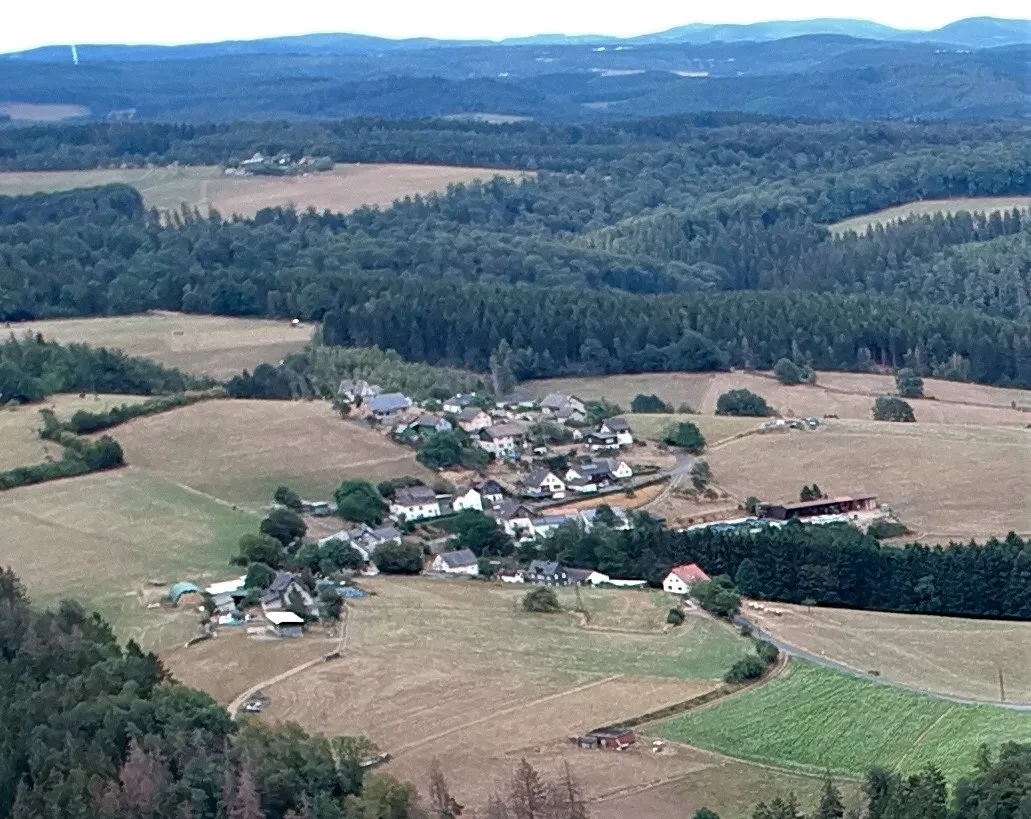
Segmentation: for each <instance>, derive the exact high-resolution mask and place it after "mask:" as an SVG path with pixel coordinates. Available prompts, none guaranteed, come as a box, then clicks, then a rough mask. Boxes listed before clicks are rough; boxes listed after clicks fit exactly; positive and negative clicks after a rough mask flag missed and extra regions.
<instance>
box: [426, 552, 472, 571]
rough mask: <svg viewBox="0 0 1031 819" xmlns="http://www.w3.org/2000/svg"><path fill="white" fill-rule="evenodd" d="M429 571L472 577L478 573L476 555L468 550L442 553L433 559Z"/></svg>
mask: <svg viewBox="0 0 1031 819" xmlns="http://www.w3.org/2000/svg"><path fill="white" fill-rule="evenodd" d="M430 571H433V572H438V573H439V574H461V575H467V576H469V577H473V576H475V575H477V574H478V573H479V567H478V566H477V565H476V555H474V554H473V553H472V552H471V551H469V549H459V550H458V551H455V552H442V553H441V554H439V555H437V556H436V557H435V558H433V562H432V563H431V564H430Z"/></svg>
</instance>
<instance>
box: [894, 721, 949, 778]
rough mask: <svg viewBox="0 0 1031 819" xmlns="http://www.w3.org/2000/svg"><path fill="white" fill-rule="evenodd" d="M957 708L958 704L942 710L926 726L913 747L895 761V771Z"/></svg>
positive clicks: (897, 770)
mask: <svg viewBox="0 0 1031 819" xmlns="http://www.w3.org/2000/svg"><path fill="white" fill-rule="evenodd" d="M955 710H956V706H952V707H951V708H947V709H946V710H944V711H942V712H941V714H939V715H938V718H937V719H935V720H934V721H933V722H932V723H931V724H930V725H928V726H927V727H926V728H924V730H923V731H921V732H920V736H918V737H917V738H916V740H915V741H914V742H913V745H912V747H910V749H909V750H908V751H906V752H905V753H904V754H903V755H902V756H900V757H899V761H898V762H896V763H895V768H894V769H893V770H894V771H895V773H898V772H900V771H901V770H902V765H903V763H905V761H906V760H907V759H909V757H910V755H911V754H912V753H913V751H915V750H916V749H917V748H919V747H920V744H921V743H922V742H923V741H924V739H925V738H926V737H927V735H928V734H929V733H931V731H933V730H934V729H935V728H936V727H937V726H938V725H940V724H941V723H942V722H943V721H944V719H945V718H946V717H947V716H949V715H951V714H952V712H953V711H955Z"/></svg>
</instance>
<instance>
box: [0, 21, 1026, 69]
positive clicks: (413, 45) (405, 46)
mask: <svg viewBox="0 0 1031 819" xmlns="http://www.w3.org/2000/svg"><path fill="white" fill-rule="evenodd" d="M810 35H842V36H846V37H852V38H855V39H860V40H877V41H884V42H908V43H934V44H940V45H946V46H959V47H965V48H974V49H980V48H991V47H995V46H1006V45H1024V44H1029V43H1031V20H1019V19H1012V20H1009V19H1002V18H996V17H970V18H966V19H963V20H957V21H956V22H954V23H949V24H948V25H946V26H943V27H941V28H939V29H935V30H933V31H915V30H904V29H896V28H892V27H891V26H886V25H882V24H880V23H874V22H871V21H869V20H852V19H835V18H817V19H812V20H797V21H770V22H763V23H749V24H707V23H691V24H688V25H684V26H677V27H675V28H671V29H668V30H667V31H662V32H656V33H653V34H644V35H641V36H638V37H627V38H620V37H610V36H605V35H574V36H570V35H565V34H538V35H534V36H530V37H515V38H509V39H506V40H502V41H500V42H496V41H491V40H438V39H433V38H430V37H419V38H413V39H407V40H392V39H388V38H384V37H375V36H370V35H364V34H349V33H339V34H335V33H327V34H305V35H300V36H293V37H273V38H267V39H260V40H226V41H222V42H216V43H193V44H188V45H179V46H157V45H119V44H95V45H91V44H85V45H79V47H78V50H79V59H80V60H88V61H104V62H106V61H144V60H169V59H195V58H200V57H218V56H231V55H254V54H311V55H317V54H376V53H387V52H392V53H398V52H408V51H421V50H426V49H437V48H469V47H477V46H481V47H498V46H597V47H601V48H608V47H609V46H615V47H618V46H620V45H622V46H624V47H634V46H641V45H653V44H686V45H705V44H710V43H721V42H723V43H737V42H756V43H758V42H770V41H775V40H782V39H787V38H790V37H801V36H810ZM0 59H12V60H19V59H24V60H37V61H44V62H61V61H65V60H68V59H70V51H69V47H68V46H67V45H53V46H44V47H42V48H36V49H31V50H28V51H21V52H15V53H11V54H5V55H0Z"/></svg>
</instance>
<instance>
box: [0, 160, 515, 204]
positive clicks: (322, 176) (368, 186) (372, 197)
mask: <svg viewBox="0 0 1031 819" xmlns="http://www.w3.org/2000/svg"><path fill="white" fill-rule="evenodd" d="M495 176H506V177H510V178H517V179H518V178H523V177H527V176H532V174H529V173H526V172H523V171H500V170H496V169H494V168H468V167H460V166H450V165H402V164H368V165H365V164H341V165H337V166H336V167H335V168H334V169H333V170H332V171H326V172H324V173H311V174H305V175H303V176H226V175H225V174H224V173H223V171H222V168H220V167H217V166H214V165H205V166H196V167H175V168H172V167H168V168H113V169H100V170H91V171H10V172H7V173H0V195H8V196H10V195H15V194H24V193H39V192H45V191H60V190H69V189H71V188H83V187H89V186H91V185H107V184H112V183H116V182H120V183H124V184H127V185H132V186H133V187H134V188H136V189H137V190H138V191H139V192H140V193H141V194H142V196H143V201H144V202H145V203H146V205H147V207H148V208H157V209H158V210H162V211H170V210H177V209H179V208H180V207H181V206H182V205H183V204H186V205H187V206H189V207H190V208H198V209H199V210H200V211H201V212H202V213H204V214H207V213H208V212H209V211H210V210H211V209H214V210H217V211H218V212H219V213H221V214H222V215H223V216H231V215H233V214H239V215H240V216H254V214H256V213H257V212H258V211H259V210H261V209H262V208H271V207H288V206H293V207H295V208H296V209H297V210H298V211H303V210H306V209H307V208H309V207H313V208H315V209H316V210H318V211H323V210H331V211H336V212H344V213H349V212H350V211H353V210H356V209H357V208H360V207H362V206H364V205H376V206H380V207H386V206H388V205H390V204H392V203H393V202H395V201H397V200H398V199H403V198H404V197H406V196H415V195H416V194H423V195H425V194H428V193H433V192H434V191H444V190H446V189H447V186H448V185H453V184H459V183H463V182H472V181H474V180H483V181H488V180H490V179H492V178H493V177H495Z"/></svg>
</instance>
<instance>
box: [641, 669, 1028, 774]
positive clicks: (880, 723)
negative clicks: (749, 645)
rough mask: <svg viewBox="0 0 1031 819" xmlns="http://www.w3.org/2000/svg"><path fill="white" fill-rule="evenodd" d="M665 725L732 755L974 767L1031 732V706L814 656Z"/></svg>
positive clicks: (807, 764)
mask: <svg viewBox="0 0 1031 819" xmlns="http://www.w3.org/2000/svg"><path fill="white" fill-rule="evenodd" d="M659 734H660V735H661V736H662V737H664V738H666V739H670V740H674V741H677V742H684V743H688V744H690V745H696V746H698V747H701V748H706V749H709V750H714V751H719V752H720V753H724V754H727V755H728V756H732V757H737V758H740V759H746V760H750V761H754V762H762V763H766V764H771V765H778V766H782V767H786V768H801V769H808V770H813V771H828V772H830V773H833V774H840V775H844V776H855V777H861V776H864V775H865V774H866V772H867V771H868V770H869V769H870V768H871V767H873V766H880V767H884V768H888V769H896V770H902V771H914V770H919V769H921V768H923V767H924V766H926V765H929V764H933V765H936V766H938V767H939V768H940V769H941V770H942V772H943V773H944V774H945V776H946V778H947V779H954V778H955V777H957V776H961V775H963V774H966V773H969V772H970V770H971V769H972V767H973V765H974V761H975V758H976V754H977V750H978V748H979V747H980V746H981V745H982V744H984V743H987V744H988V745H990V746H998V745H1001V744H1002V743H1005V742H1031V714H1026V713H1020V712H1015V711H1008V710H1005V709H1002V708H998V707H995V706H991V705H958V704H954V703H950V702H947V701H944V700H938V699H934V698H932V697H928V696H924V695H921V694H915V693H911V692H908V691H903V690H901V689H898V688H892V687H889V686H885V685H880V684H878V683H874V682H869V681H866V680H863V679H860V678H857V677H852V676H850V675H847V674H843V673H840V672H837V671H831V670H829V669H825V668H821V667H819V666H815V665H812V664H809V663H802V662H798V661H793V662H792V665H791V669H790V672H789V673H788V674H787V675H786V676H784V677H782V678H779V679H776V680H774V681H772V682H771V683H769V684H767V685H764V686H762V687H760V688H757V689H754V690H752V691H749V692H747V693H745V694H742V695H740V696H737V697H734V698H732V699H730V700H727V701H726V702H724V703H721V704H719V705H717V706H715V707H713V708H708V709H704V710H701V711H696V712H694V713H691V714H687V715H685V716H683V717H678V718H676V719H673V720H670V721H669V722H667V723H665V724H664V725H663V726H661V729H660V731H659Z"/></svg>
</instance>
